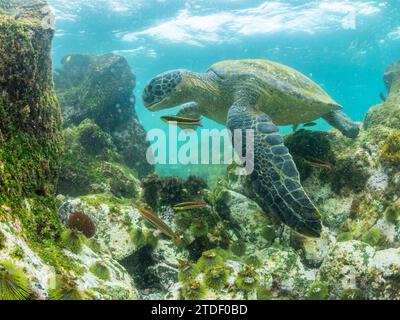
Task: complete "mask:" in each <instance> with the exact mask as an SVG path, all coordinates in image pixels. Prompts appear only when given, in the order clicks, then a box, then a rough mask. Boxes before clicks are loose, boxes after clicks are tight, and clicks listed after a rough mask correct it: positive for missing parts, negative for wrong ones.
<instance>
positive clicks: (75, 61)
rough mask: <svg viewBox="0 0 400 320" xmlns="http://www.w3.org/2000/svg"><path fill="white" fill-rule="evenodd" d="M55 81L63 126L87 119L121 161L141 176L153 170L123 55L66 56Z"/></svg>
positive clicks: (132, 85)
mask: <svg viewBox="0 0 400 320" xmlns="http://www.w3.org/2000/svg"><path fill="white" fill-rule="evenodd" d="M54 80H55V85H56V89H57V96H58V98H59V101H60V104H61V108H62V113H63V117H64V127H65V128H69V127H72V126H79V125H80V124H81V122H82V121H83V120H87V119H90V120H92V121H93V122H94V123H95V124H97V125H98V126H99V127H100V128H101V130H103V131H104V132H105V133H107V134H109V135H110V136H111V138H112V142H113V144H114V145H115V146H116V150H117V151H118V153H119V154H120V155H121V156H122V161H123V162H124V164H126V165H127V166H128V167H130V168H132V169H135V170H136V171H137V172H138V174H139V176H141V177H143V176H146V175H147V174H149V173H150V172H152V171H153V166H151V165H150V164H149V163H148V162H147V159H146V152H147V149H148V147H149V144H148V143H147V142H146V133H145V130H144V128H143V126H142V125H141V124H140V122H139V120H138V118H137V115H136V112H135V96H134V94H133V90H134V88H135V86H136V79H135V75H134V74H133V73H132V71H131V68H130V66H129V64H128V62H127V61H126V60H125V58H123V57H121V56H118V55H115V54H106V55H101V56H93V55H81V54H74V55H69V56H67V57H65V58H64V59H63V60H62V67H61V69H58V70H56V72H55V77H54Z"/></svg>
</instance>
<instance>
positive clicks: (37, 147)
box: [0, 0, 63, 228]
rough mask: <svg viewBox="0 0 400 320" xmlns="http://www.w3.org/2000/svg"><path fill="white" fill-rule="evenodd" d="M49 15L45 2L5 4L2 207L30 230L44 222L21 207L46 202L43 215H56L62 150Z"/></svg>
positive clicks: (0, 28)
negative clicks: (50, 211)
mask: <svg viewBox="0 0 400 320" xmlns="http://www.w3.org/2000/svg"><path fill="white" fill-rule="evenodd" d="M17 11H18V12H19V14H20V16H19V18H18V20H17V19H15V17H14V13H15V12H17ZM50 14H51V13H50V12H48V6H47V4H46V2H44V1H33V0H31V1H29V0H25V1H7V2H4V1H2V2H1V3H0V92H1V95H0V115H1V122H0V194H1V195H0V204H2V203H8V204H9V205H11V204H12V205H11V209H12V210H15V211H16V212H19V213H20V215H21V217H20V218H21V221H22V224H23V225H24V227H27V228H32V226H35V224H36V223H38V222H39V220H41V219H42V218H43V217H35V216H32V217H29V218H28V217H27V216H23V211H22V210H20V209H19V208H18V206H19V203H20V201H21V200H23V199H24V198H30V199H32V200H33V201H35V200H38V199H39V198H40V197H43V199H47V200H43V201H40V203H42V204H44V203H45V202H46V201H47V204H44V205H43V210H46V209H45V208H52V209H54V207H53V204H51V197H52V196H53V194H54V192H55V185H56V183H57V179H58V173H59V165H60V156H61V153H62V150H63V142H62V133H61V116H60V107H59V104H58V102H57V98H56V96H55V92H54V88H53V79H52V72H51V68H52V65H51V58H50V51H51V50H50V49H51V43H52V38H53V34H54V30H53V29H52V28H44V27H43V26H42V20H43V19H45V18H46V17H47V16H48V15H50ZM38 215H40V214H39V212H38ZM45 215H46V214H45ZM50 215H51V214H50ZM28 220H30V221H28ZM46 220H48V222H44V221H43V223H48V224H49V225H51V224H52V223H54V219H53V220H52V219H51V218H50V217H48V218H47V219H46ZM51 220H52V221H51ZM35 221H36V222H35Z"/></svg>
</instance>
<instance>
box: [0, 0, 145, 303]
mask: <svg viewBox="0 0 400 320" xmlns="http://www.w3.org/2000/svg"><path fill="white" fill-rule="evenodd" d="M53 34H54V16H53V14H52V12H51V9H50V7H49V6H48V5H47V4H46V2H45V1H40V0H18V1H17V0H11V1H9V0H8V1H0V119H1V120H0V299H10V300H15V299H17V300H18V299H83V298H87V299H113V298H114V299H117V298H124V299H135V298H136V297H137V291H136V289H135V287H134V283H133V281H132V279H131V277H130V276H129V274H128V273H127V272H126V270H125V269H124V268H123V267H122V266H121V265H119V264H118V262H116V261H115V260H114V259H113V258H112V256H111V255H110V254H108V253H106V252H100V251H96V250H93V249H91V248H90V246H89V244H88V241H89V240H88V239H86V238H85V236H84V235H82V234H81V233H78V232H76V231H75V229H74V230H73V232H72V231H71V230H72V229H70V230H68V229H66V228H64V227H63V225H62V223H61V222H60V220H59V219H58V215H57V204H56V199H55V191H56V186H57V180H58V176H59V169H60V164H61V157H62V151H63V145H64V143H63V135H62V121H61V111H60V107H59V103H58V101H57V97H56V93H55V90H54V86H53V76H52V64H51V58H50V52H51V43H52V38H53ZM77 239H79V245H78V247H79V249H80V250H72V249H71V248H72V247H71V243H72V244H75V245H74V247H75V248H74V249H76V243H78V242H77V241H78V240H77ZM99 270H100V271H99ZM105 270H107V271H105ZM100 274H101V276H99V275H100ZM105 274H106V275H107V276H105Z"/></svg>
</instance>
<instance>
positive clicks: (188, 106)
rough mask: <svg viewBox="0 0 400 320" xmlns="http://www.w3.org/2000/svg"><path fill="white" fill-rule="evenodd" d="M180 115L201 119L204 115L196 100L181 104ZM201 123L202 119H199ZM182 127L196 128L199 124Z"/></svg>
mask: <svg viewBox="0 0 400 320" xmlns="http://www.w3.org/2000/svg"><path fill="white" fill-rule="evenodd" d="M177 116H178V117H183V118H190V119H193V120H199V119H200V118H201V116H202V114H201V109H200V106H199V104H198V103H196V102H188V103H185V104H184V105H182V106H181V109H180V110H179V112H178V114H177ZM199 123H201V121H200V120H199ZM180 127H181V128H182V129H184V130H186V129H192V130H196V129H197V126H180Z"/></svg>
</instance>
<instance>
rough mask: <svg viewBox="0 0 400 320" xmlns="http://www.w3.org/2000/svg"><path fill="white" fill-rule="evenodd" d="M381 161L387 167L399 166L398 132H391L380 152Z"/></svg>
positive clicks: (399, 133)
mask: <svg viewBox="0 0 400 320" xmlns="http://www.w3.org/2000/svg"><path fill="white" fill-rule="evenodd" d="M380 157H381V161H382V163H384V164H385V165H387V166H394V167H396V166H400V132H398V131H396V132H392V133H391V134H390V135H389V137H388V138H387V139H386V141H385V144H384V145H383V147H382V151H381V156H380Z"/></svg>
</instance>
